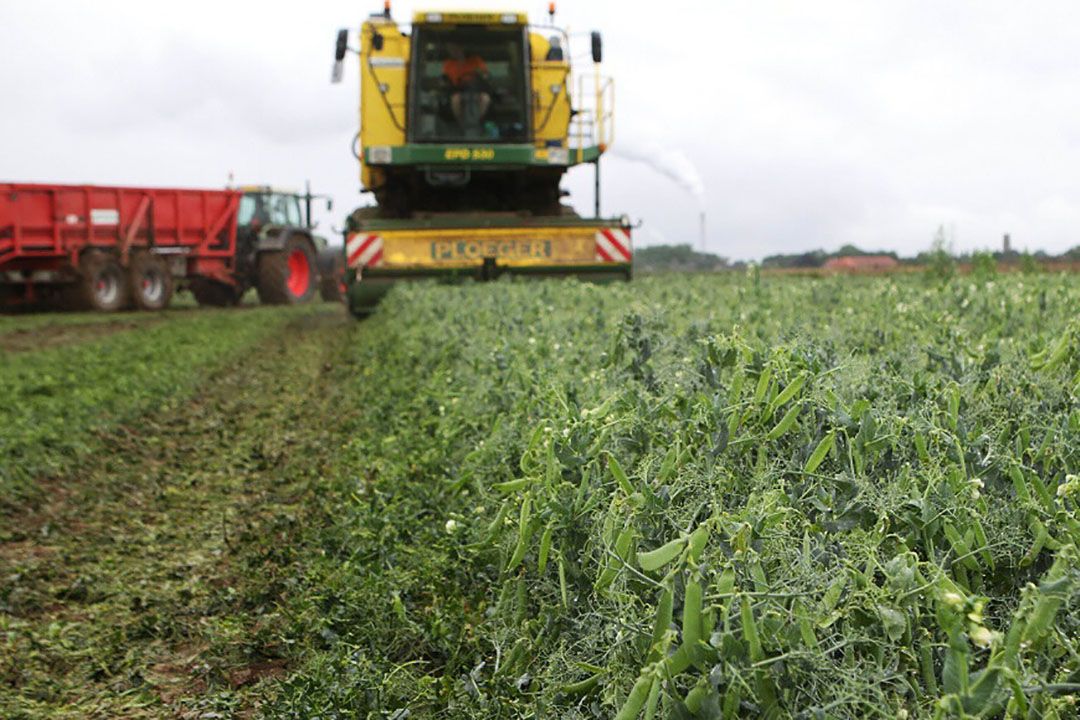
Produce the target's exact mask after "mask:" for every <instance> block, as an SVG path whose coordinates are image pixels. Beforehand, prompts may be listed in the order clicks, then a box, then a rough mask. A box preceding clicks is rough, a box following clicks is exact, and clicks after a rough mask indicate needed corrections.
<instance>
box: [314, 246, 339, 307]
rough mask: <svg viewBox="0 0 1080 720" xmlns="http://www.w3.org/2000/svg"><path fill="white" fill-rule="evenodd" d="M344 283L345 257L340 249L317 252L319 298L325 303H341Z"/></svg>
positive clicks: (324, 249)
mask: <svg viewBox="0 0 1080 720" xmlns="http://www.w3.org/2000/svg"><path fill="white" fill-rule="evenodd" d="M344 282H345V256H344V255H343V254H342V250H341V248H340V247H336V248H323V249H322V250H320V251H319V297H321V298H322V299H323V300H324V301H326V302H341V301H342V300H344V299H345V293H344V292H342V290H343V288H344V285H343V283H344Z"/></svg>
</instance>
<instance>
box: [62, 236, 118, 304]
mask: <svg viewBox="0 0 1080 720" xmlns="http://www.w3.org/2000/svg"><path fill="white" fill-rule="evenodd" d="M70 290H71V296H70V297H71V304H72V305H73V306H74V307H75V308H76V309H78V310H96V311H97V312H116V311H117V310H123V309H124V308H125V307H127V305H128V299H129V298H130V297H131V288H130V287H129V286H128V279H127V274H126V273H125V272H124V269H123V268H122V267H120V262H119V261H118V260H117V259H116V257H115V256H113V255H112V254H111V253H107V252H105V251H103V250H90V251H88V252H85V253H83V256H82V259H81V260H80V261H79V278H78V280H76V281H75V284H74V286H73V287H71V288H70Z"/></svg>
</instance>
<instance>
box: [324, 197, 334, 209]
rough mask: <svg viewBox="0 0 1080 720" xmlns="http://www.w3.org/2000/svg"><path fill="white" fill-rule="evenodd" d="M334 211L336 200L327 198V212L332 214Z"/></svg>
mask: <svg viewBox="0 0 1080 720" xmlns="http://www.w3.org/2000/svg"><path fill="white" fill-rule="evenodd" d="M333 209H334V200H333V198H326V212H330V211H331V210H333Z"/></svg>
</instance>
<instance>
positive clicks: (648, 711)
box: [645, 682, 661, 720]
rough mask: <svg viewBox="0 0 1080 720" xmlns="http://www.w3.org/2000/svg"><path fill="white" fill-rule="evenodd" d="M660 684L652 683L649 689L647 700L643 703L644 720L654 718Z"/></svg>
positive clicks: (658, 700)
mask: <svg viewBox="0 0 1080 720" xmlns="http://www.w3.org/2000/svg"><path fill="white" fill-rule="evenodd" d="M660 687H661V685H660V683H658V682H654V683H653V684H652V688H650V689H649V699H648V700H646V701H645V720H653V718H655V717H656V708H657V706H658V705H659V704H660Z"/></svg>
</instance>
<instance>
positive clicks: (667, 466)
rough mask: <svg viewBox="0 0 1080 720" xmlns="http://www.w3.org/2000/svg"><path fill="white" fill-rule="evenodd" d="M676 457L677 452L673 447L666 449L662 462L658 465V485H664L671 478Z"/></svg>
mask: <svg viewBox="0 0 1080 720" xmlns="http://www.w3.org/2000/svg"><path fill="white" fill-rule="evenodd" d="M678 456H679V453H678V450H676V448H675V447H674V446H673V447H671V448H669V449H668V451H667V453H666V454H665V455H664V460H663V462H661V463H660V472H659V473H657V475H656V480H657V482H658V483H661V484H662V483H665V482H667V481H668V480H669V479H670V478H671V475H672V473H673V472H674V471H675V460H676V459H677V458H678Z"/></svg>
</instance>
